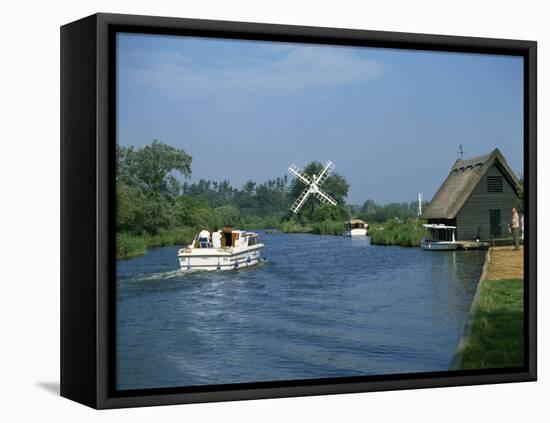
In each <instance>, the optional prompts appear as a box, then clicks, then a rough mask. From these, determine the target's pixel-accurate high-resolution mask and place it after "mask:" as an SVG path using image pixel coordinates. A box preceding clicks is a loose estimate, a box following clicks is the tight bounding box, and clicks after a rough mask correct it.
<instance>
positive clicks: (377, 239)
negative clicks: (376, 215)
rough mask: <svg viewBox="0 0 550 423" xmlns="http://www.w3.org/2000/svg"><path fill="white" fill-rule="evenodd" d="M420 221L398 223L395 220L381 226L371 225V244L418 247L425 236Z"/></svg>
mask: <svg viewBox="0 0 550 423" xmlns="http://www.w3.org/2000/svg"><path fill="white" fill-rule="evenodd" d="M422 223H423V222H422V221H417V220H409V221H407V222H400V221H398V220H396V219H392V220H388V221H387V222H385V223H383V224H373V225H371V227H370V230H369V232H370V239H371V243H372V244H375V245H399V246H402V247H418V246H419V245H420V241H421V240H422V238H423V237H424V236H425V235H426V230H425V229H424V228H423V227H422Z"/></svg>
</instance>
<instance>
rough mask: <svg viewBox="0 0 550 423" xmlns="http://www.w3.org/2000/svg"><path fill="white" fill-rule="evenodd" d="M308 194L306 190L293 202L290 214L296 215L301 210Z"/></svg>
mask: <svg viewBox="0 0 550 423" xmlns="http://www.w3.org/2000/svg"><path fill="white" fill-rule="evenodd" d="M309 194H310V191H309V188H306V189H305V190H304V191H303V192H302V193H301V194H300V196H299V197H298V199H297V200H296V201H295V202H294V204H293V205H292V206H290V211H291V212H292V213H298V211H299V210H300V209H301V208H302V206H303V205H304V203H305V202H306V200H307V199H308V197H309Z"/></svg>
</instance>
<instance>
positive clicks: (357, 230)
mask: <svg viewBox="0 0 550 423" xmlns="http://www.w3.org/2000/svg"><path fill="white" fill-rule="evenodd" d="M368 230H369V225H368V223H366V222H364V221H362V220H361V219H351V220H348V221H347V222H346V223H344V236H366V235H367V234H368Z"/></svg>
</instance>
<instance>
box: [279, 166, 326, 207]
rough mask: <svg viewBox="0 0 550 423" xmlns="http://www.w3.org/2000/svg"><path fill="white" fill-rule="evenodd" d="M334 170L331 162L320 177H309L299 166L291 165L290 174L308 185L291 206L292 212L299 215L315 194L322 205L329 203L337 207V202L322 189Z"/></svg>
mask: <svg viewBox="0 0 550 423" xmlns="http://www.w3.org/2000/svg"><path fill="white" fill-rule="evenodd" d="M333 170H334V163H332V162H331V161H330V160H329V161H328V162H326V163H325V166H324V167H323V170H322V171H321V173H320V174H319V175H315V174H313V175H312V176H311V177H309V176H308V175H306V174H305V173H304V171H303V170H301V169H300V168H299V167H298V166H296V165H295V164H291V165H290V167H289V168H288V171H289V173H290V174H291V175H293V176H294V177H296V178H297V179H299V180H300V181H301V182H302V183H304V184H305V185H306V189H304V191H303V192H302V193H301V194H300V196H299V197H298V199H297V200H296V201H295V202H294V204H293V205H292V206H290V211H291V212H292V213H294V214H296V213H298V212H299V211H300V209H301V208H302V206H303V205H304V203H305V202H306V200H307V199H308V198H309V196H310V195H311V194H313V195H314V196H315V197H316V198H317V199H318V200H319V201H320V202H321V203H323V204H326V203H329V204H332V205H333V206H335V205H336V201H335V200H334V199H333V198H332V197H330V196H329V195H328V194H327V193H326V192H324V191H323V190H322V189H321V188H320V186H321V185H322V184H323V183H324V182H325V181H326V179H327V178H328V177H329V176H330V174H331V173H332V171H333Z"/></svg>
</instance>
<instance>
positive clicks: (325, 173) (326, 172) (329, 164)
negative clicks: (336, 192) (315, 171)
mask: <svg viewBox="0 0 550 423" xmlns="http://www.w3.org/2000/svg"><path fill="white" fill-rule="evenodd" d="M334 168H335V166H334V163H332V162H331V161H330V160H329V161H327V162H326V163H325V167H324V168H323V170H322V171H321V173H320V174H319V176H318V177H317V180H316V181H315V182H317V185H321V184H322V183H323V182H325V180H326V179H327V178H328V177H329V176H330V174H331V173H332V171H333V170H334Z"/></svg>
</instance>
